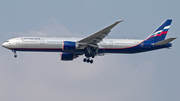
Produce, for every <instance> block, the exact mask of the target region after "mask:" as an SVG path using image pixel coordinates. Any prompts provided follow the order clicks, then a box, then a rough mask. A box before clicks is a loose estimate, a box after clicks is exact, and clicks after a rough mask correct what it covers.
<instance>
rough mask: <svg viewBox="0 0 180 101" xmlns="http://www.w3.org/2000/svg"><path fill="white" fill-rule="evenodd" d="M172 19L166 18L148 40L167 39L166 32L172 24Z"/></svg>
mask: <svg viewBox="0 0 180 101" xmlns="http://www.w3.org/2000/svg"><path fill="white" fill-rule="evenodd" d="M171 22H172V19H167V20H165V21H164V22H163V23H162V24H161V25H160V26H159V27H158V28H157V29H156V30H155V31H154V32H153V33H152V34H150V35H149V36H148V37H147V38H146V41H156V42H158V41H162V40H164V39H165V37H166V34H167V32H168V30H169V27H170V25H171Z"/></svg>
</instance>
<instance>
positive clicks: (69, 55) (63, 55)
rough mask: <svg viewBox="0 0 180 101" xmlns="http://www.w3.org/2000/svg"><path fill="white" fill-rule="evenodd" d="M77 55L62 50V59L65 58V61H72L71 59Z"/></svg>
mask: <svg viewBox="0 0 180 101" xmlns="http://www.w3.org/2000/svg"><path fill="white" fill-rule="evenodd" d="M77 57H78V56H77V55H75V54H69V53H64V52H61V60H64V61H70V60H73V59H75V58H77Z"/></svg>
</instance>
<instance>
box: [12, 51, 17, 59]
mask: <svg viewBox="0 0 180 101" xmlns="http://www.w3.org/2000/svg"><path fill="white" fill-rule="evenodd" d="M12 52H13V53H14V57H15V58H17V54H16V51H15V50H12Z"/></svg>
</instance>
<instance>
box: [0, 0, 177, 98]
mask: <svg viewBox="0 0 180 101" xmlns="http://www.w3.org/2000/svg"><path fill="white" fill-rule="evenodd" d="M179 4H180V1H178V0H149V1H147V0H109V1H107V0H106V1H105V0H86V1H85V0H74V1H73V0H64V1H63V0H1V1H0V36H1V37H0V43H1V44H2V43H3V42H4V41H6V40H8V39H10V38H14V37H20V36H53V37H54V36H57V37H86V36H88V35H90V34H93V33H95V32H97V31H99V30H101V29H103V28H104V27H107V26H108V25H110V24H112V23H114V22H115V21H117V20H124V21H123V22H122V23H120V24H118V25H117V26H116V27H114V28H113V29H112V31H111V33H110V34H109V36H108V37H107V38H130V39H145V38H146V37H147V36H149V34H151V32H153V31H154V30H155V29H156V28H157V27H158V26H159V25H160V24H161V23H162V22H163V21H164V20H166V19H167V18H172V19H173V22H172V25H171V27H170V30H169V32H168V35H167V37H168V38H169V37H178V38H177V39H176V40H175V41H173V47H172V49H161V50H156V51H152V52H145V53H138V54H117V55H106V56H102V57H96V58H95V59H94V63H93V64H87V63H83V62H82V59H83V58H84V56H81V57H79V58H77V59H75V60H74V61H71V62H64V61H60V53H38V52H17V55H18V58H17V59H15V58H14V57H13V53H12V52H11V51H10V50H7V49H5V48H3V47H1V48H0V100H1V101H59V100H60V101H72V100H73V101H179V100H180V86H179V85H180V79H179V77H180V60H179V57H180V55H179V52H180V47H179V43H180V41H179V38H180V30H179V29H180V20H179V19H180V13H179V9H180V7H179Z"/></svg>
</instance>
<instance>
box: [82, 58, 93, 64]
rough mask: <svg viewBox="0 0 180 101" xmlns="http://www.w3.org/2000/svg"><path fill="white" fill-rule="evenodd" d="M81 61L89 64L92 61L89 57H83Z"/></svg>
mask: <svg viewBox="0 0 180 101" xmlns="http://www.w3.org/2000/svg"><path fill="white" fill-rule="evenodd" d="M83 61H84V62H87V63H91V64H92V63H93V60H90V59H89V58H84V59H83Z"/></svg>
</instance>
